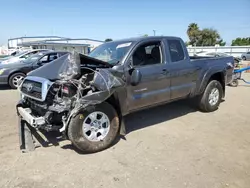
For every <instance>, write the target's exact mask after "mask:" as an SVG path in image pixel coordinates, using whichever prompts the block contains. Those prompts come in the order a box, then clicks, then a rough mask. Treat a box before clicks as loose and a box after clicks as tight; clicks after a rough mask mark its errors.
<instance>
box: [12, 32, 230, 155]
mask: <svg viewBox="0 0 250 188" xmlns="http://www.w3.org/2000/svg"><path fill="white" fill-rule="evenodd" d="M233 67H234V59H233V57H230V56H229V57H217V58H215V57H191V56H189V55H188V51H187V48H186V46H185V44H184V42H183V40H182V39H181V38H178V37H167V36H164V37H141V38H130V39H125V40H117V41H112V42H107V43H104V44H102V45H100V46H98V47H97V48H96V49H94V50H93V51H92V52H91V53H90V54H89V55H83V54H80V53H76V52H72V53H69V54H66V55H64V56H62V57H60V58H58V59H56V60H55V61H53V62H51V63H49V64H47V65H44V66H43V67H41V68H39V69H36V70H34V71H32V72H30V73H29V74H28V76H27V77H26V78H25V79H24V80H23V81H22V83H21V84H20V85H19V91H20V93H21V100H20V101H19V103H18V104H17V105H16V109H17V114H18V116H19V130H20V148H21V149H22V150H23V151H25V150H28V151H31V150H34V148H35V144H34V142H35V141H36V140H37V139H36V138H35V137H36V136H34V135H37V132H45V133H47V132H50V131H56V132H59V133H60V135H63V136H64V138H66V139H68V140H70V141H71V142H72V144H73V145H74V146H75V147H76V148H78V149H79V150H80V151H83V152H88V153H92V152H98V151H101V150H104V149H106V148H108V147H109V146H111V145H112V143H113V142H114V140H115V139H116V137H118V136H119V135H120V134H126V129H125V127H126V125H125V123H124V121H123V118H124V116H126V115H127V114H130V113H133V112H135V111H139V110H142V109H145V108H149V107H154V106H157V105H162V104H165V103H169V102H173V101H176V100H180V99H188V98H189V99H190V100H193V101H194V102H195V104H197V107H198V108H199V109H200V110H201V111H203V112H213V111H215V110H217V109H218V107H219V105H220V102H221V100H222V99H223V98H224V97H225V88H226V85H227V84H229V83H230V82H231V81H232V75H233ZM34 140H35V141H34Z"/></svg>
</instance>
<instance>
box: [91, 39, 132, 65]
mask: <svg viewBox="0 0 250 188" xmlns="http://www.w3.org/2000/svg"><path fill="white" fill-rule="evenodd" d="M131 44H132V42H131V41H127V42H124V41H123V42H109V43H105V44H102V45H100V46H98V47H97V48H96V49H94V50H93V51H92V52H91V53H90V54H89V56H90V57H93V58H96V59H99V60H101V61H105V62H107V63H109V64H111V65H112V64H116V63H118V62H119V61H121V60H122V58H123V57H124V55H125V54H126V53H127V52H128V50H129V48H130V47H131Z"/></svg>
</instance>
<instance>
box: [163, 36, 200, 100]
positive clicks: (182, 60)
mask: <svg viewBox="0 0 250 188" xmlns="http://www.w3.org/2000/svg"><path fill="white" fill-rule="evenodd" d="M167 46H168V53H167V54H168V56H169V58H168V60H169V64H168V71H169V74H168V77H169V79H170V85H171V96H170V98H171V100H173V99H178V98H184V97H186V96H188V95H189V94H190V92H191V91H192V90H193V89H195V87H196V81H197V78H198V71H199V67H197V66H196V65H194V64H192V63H191V62H190V59H189V56H188V53H187V51H186V50H185V51H184V48H185V46H184V45H183V43H182V42H181V41H180V40H178V39H167Z"/></svg>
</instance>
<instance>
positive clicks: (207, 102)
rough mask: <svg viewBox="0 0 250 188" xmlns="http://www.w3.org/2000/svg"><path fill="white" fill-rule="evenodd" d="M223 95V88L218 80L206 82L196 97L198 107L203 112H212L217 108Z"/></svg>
mask: <svg viewBox="0 0 250 188" xmlns="http://www.w3.org/2000/svg"><path fill="white" fill-rule="evenodd" d="M222 96H223V88H222V85H221V83H220V82H219V81H217V80H212V81H210V82H209V83H208V85H207V87H206V89H205V91H204V93H203V94H202V95H201V96H200V97H199V98H198V105H199V109H200V110H201V111H203V112H213V111H215V110H217V109H218V107H219V105H220V103H221V99H222Z"/></svg>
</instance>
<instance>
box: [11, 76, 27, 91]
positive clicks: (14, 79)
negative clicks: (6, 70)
mask: <svg viewBox="0 0 250 188" xmlns="http://www.w3.org/2000/svg"><path fill="white" fill-rule="evenodd" d="M24 77H25V74H24V73H21V72H18V73H14V74H13V75H11V76H10V78H9V85H10V87H11V88H12V89H17V88H18V86H19V84H20V83H21V82H22V81H23V79H24Z"/></svg>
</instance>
